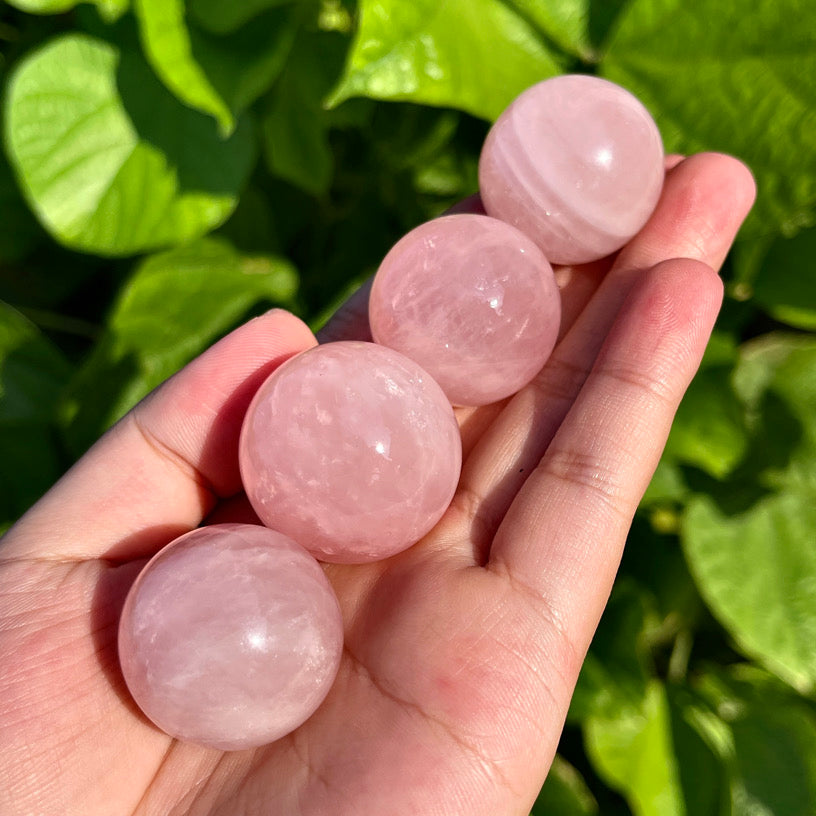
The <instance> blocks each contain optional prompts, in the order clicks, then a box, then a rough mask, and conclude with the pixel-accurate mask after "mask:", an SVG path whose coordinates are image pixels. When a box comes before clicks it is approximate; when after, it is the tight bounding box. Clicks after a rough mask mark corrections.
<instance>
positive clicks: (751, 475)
mask: <svg viewBox="0 0 816 816" xmlns="http://www.w3.org/2000/svg"><path fill="white" fill-rule="evenodd" d="M733 383H734V387H735V389H736V391H737V393H738V394H739V396H740V398H741V399H742V400H743V402H744V403H745V405H746V406H747V411H748V420H749V427H750V430H751V434H752V436H753V442H752V448H751V453H750V455H748V456H746V460H745V462H744V464H743V465H742V466H741V467H740V468H739V469H738V470H737V471H735V473H734V475H733V476H732V482H733V483H732V484H730V485H729V486H728V489H727V490H726V489H725V488H723V490H722V491H714V492H712V494H711V495H701V496H698V497H697V498H695V499H694V500H692V501H691V502H690V503H689V505H688V510H687V514H686V517H685V520H684V523H683V535H682V539H683V547H684V550H685V554H686V558H687V561H688V563H689V567H690V569H691V571H692V573H693V575H694V577H695V580H696V583H697V585H698V587H699V589H700V593H701V594H702V596H703V597H704V599H705V600H706V603H707V604H708V606H709V607H710V608H711V610H712V612H713V613H714V615H715V616H716V617H717V619H718V620H719V621H720V622H721V623H722V624H723V626H725V628H726V629H727V630H728V632H729V633H730V635H731V637H732V638H733V639H734V641H735V642H736V644H737V645H738V646H739V648H740V649H741V650H742V651H743V652H744V653H745V654H747V655H749V656H752V657H755V658H757V659H758V660H760V661H762V662H763V663H764V665H766V666H767V667H768V668H769V669H770V670H771V671H773V672H775V673H776V674H778V675H779V676H780V677H781V678H783V679H784V680H786V681H787V682H788V683H790V684H792V685H794V686H795V687H797V688H800V689H811V688H813V687H814V683H816V549H814V548H813V545H812V542H813V530H814V529H816V470H815V469H814V466H813V462H814V460H816V338H808V337H802V336H796V335H794V336H785V335H776V336H774V335H770V336H765V337H763V338H761V339H759V340H757V341H755V342H753V343H751V344H748V345H746V347H745V348H744V350H743V352H742V357H741V360H740V362H739V365H738V366H737V368H736V370H735V372H734V377H733ZM742 483H746V484H747V488H748V489H747V490H744V491H743V490H742V489H741V484H742ZM741 492H744V495H742V496H740V493H741Z"/></svg>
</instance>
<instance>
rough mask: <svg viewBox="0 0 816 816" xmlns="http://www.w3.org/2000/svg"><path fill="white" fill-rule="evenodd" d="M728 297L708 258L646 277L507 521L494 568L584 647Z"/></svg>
mask: <svg viewBox="0 0 816 816" xmlns="http://www.w3.org/2000/svg"><path fill="white" fill-rule="evenodd" d="M721 299H722V284H721V282H720V280H719V278H718V277H717V276H716V275H715V274H714V272H713V271H712V270H711V269H710V268H708V267H707V266H705V265H703V264H701V263H699V262H697V261H692V260H684V259H681V260H671V261H666V262H665V263H662V264H659V265H658V266H656V267H655V268H654V269H652V270H650V271H649V272H647V273H646V274H645V275H644V276H643V277H642V278H641V280H640V281H639V282H638V284H637V285H636V287H635V288H634V289H633V291H632V293H631V295H630V296H629V297H628V298H627V300H626V302H625V304H624V305H623V308H622V309H621V310H620V312H619V314H618V316H617V318H616V320H615V322H614V324H613V326H612V327H611V329H610V331H609V334H608V337H607V339H606V341H605V342H604V344H603V346H602V348H601V350H600V352H599V354H598V356H597V359H596V361H595V364H594V366H593V367H592V370H591V372H590V374H589V376H588V378H587V380H586V383H585V384H584V386H583V388H582V389H581V392H580V394H579V395H578V397H577V399H576V400H575V404H574V405H573V407H572V409H571V410H570V412H569V413H568V415H567V416H566V418H565V419H564V422H563V424H562V425H561V427H560V428H559V430H558V432H557V434H556V435H555V437H554V438H553V440H552V442H551V444H550V445H549V447H548V449H547V452H546V453H545V455H544V456H543V458H542V459H541V462H540V464H539V465H538V466H537V467H536V468H535V470H534V471H533V472H532V473H531V474H530V477H529V478H528V479H527V481H526V483H525V484H524V486H523V488H522V489H521V491H520V492H519V494H518V496H517V498H516V499H515V501H514V502H513V504H512V505H511V507H510V508H509V510H508V512H507V514H506V516H505V518H504V520H503V521H502V523H501V525H500V527H499V528H498V531H497V533H496V536H495V539H494V542H493V546H492V548H491V551H490V556H489V568H490V569H492V570H495V571H497V572H500V573H506V574H507V575H508V576H510V577H511V578H512V579H513V580H514V581H515V582H516V583H518V584H519V585H523V586H525V587H527V588H528V589H529V590H530V591H531V592H532V593H533V594H534V595H535V596H537V597H540V598H543V599H544V600H545V602H546V605H547V607H548V608H549V610H550V612H551V614H552V615H553V616H554V617H555V619H557V621H559V622H560V624H559V625H560V627H561V629H562V631H563V633H564V634H565V635H566V636H567V637H568V638H569V639H570V641H571V642H572V643H573V644H575V645H576V646H577V647H578V649H579V650H582V649H585V648H586V646H587V645H588V643H589V640H590V638H591V636H592V632H593V631H594V628H595V625H596V624H597V621H598V618H599V617H600V614H601V610H602V608H603V605H604V603H605V602H606V598H607V596H608V593H609V590H610V588H611V584H612V581H613V579H614V575H615V571H616V569H617V566H618V562H619V559H620V555H621V551H622V548H623V545H624V541H625V539H626V535H627V532H628V530H629V526H630V523H631V520H632V516H633V514H634V512H635V509H636V508H637V505H638V502H639V501H640V498H641V496H642V494H643V492H644V491H645V489H646V487H647V485H648V483H649V480H650V478H651V476H652V473H653V471H654V468H655V467H656V466H657V462H658V459H659V457H660V454H661V451H662V449H663V446H664V444H665V440H666V437H667V436H668V433H669V428H670V426H671V422H672V419H673V417H674V413H675V411H676V409H677V405H678V404H679V402H680V399H681V397H682V395H683V393H684V391H685V389H686V387H687V385H688V383H689V382H690V380H691V378H692V377H693V376H694V373H695V371H696V369H697V367H698V365H699V362H700V359H701V357H702V354H703V351H704V350H705V346H706V342H707V340H708V337H709V334H710V331H711V329H712V327H713V325H714V321H715V319H716V315H717V312H718V309H719V306H720V303H721Z"/></svg>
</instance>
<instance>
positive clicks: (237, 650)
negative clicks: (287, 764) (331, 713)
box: [119, 524, 343, 751]
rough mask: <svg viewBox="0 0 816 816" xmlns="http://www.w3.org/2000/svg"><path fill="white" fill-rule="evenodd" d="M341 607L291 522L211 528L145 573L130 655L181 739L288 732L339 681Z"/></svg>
mask: <svg viewBox="0 0 816 816" xmlns="http://www.w3.org/2000/svg"><path fill="white" fill-rule="evenodd" d="M342 649H343V624H342V619H341V617H340V607H339V606H338V603H337V599H336V598H335V596H334V592H333V590H332V588H331V586H330V584H329V582H328V580H327V579H326V576H325V574H324V573H323V569H322V568H321V566H320V565H319V564H318V563H317V561H315V559H314V558H312V556H311V555H309V553H307V552H306V551H305V550H304V549H303V548H302V547H300V546H299V545H298V544H296V543H295V542H294V541H292V540H291V539H289V538H287V537H286V536H284V535H281V534H280V533H277V532H274V531H273V530H268V529H266V528H265V527H261V526H257V525H250V524H217V525H214V526H211V527H201V528H199V529H197V530H193V531H192V532H190V533H187V534H186V535H183V536H181V537H180V538H178V539H176V540H175V541H174V542H173V543H171V544H169V545H168V546H167V547H165V548H164V549H163V550H161V551H160V552H159V553H158V554H157V555H156V556H154V557H153V559H152V560H151V561H150V562H149V563H148V564H147V566H146V567H145V568H144V569H143V570H142V572H141V573H140V574H139V577H138V578H137V579H136V582H135V583H134V585H133V587H132V588H131V590H130V593H129V594H128V597H127V600H126V601H125V606H124V609H123V611H122V618H121V621H120V624H119V661H120V664H121V666H122V672H123V674H124V676H125V680H126V681H127V685H128V688H129V689H130V692H131V694H132V695H133V697H134V699H135V700H136V702H137V703H138V704H139V706H140V708H141V709H142V711H144V713H145V714H146V715H147V716H148V717H149V718H150V719H151V720H152V721H153V722H154V723H155V724H156V725H157V726H159V728H161V729H162V730H163V731H165V732H167V733H168V734H170V735H171V736H173V737H177V738H178V739H181V740H185V741H189V742H194V743H198V744H199V745H205V746H208V747H211V748H218V749H220V750H224V751H232V750H238V749H241V748H255V747H258V746H260V745H265V744H267V743H269V742H272V741H273V740H276V739H278V738H279V737H282V736H283V735H284V734H288V733H289V732H290V731H292V730H294V729H295V728H297V727H298V726H299V725H300V724H301V723H303V722H304V721H305V720H306V719H307V718H308V717H309V716H310V715H311V714H312V713H313V712H314V710H315V709H316V708H317V707H318V706H319V705H320V703H321V702H322V701H323V699H324V698H325V696H326V694H327V693H328V692H329V689H330V688H331V685H332V682H333V681H334V677H335V675H336V673H337V668H338V666H339V665H340V656H341V653H342Z"/></svg>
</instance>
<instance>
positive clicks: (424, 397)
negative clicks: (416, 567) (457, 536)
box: [239, 342, 462, 563]
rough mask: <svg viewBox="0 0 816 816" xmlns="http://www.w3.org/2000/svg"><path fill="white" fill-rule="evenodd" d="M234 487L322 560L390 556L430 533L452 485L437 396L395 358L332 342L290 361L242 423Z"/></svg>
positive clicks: (427, 380)
mask: <svg viewBox="0 0 816 816" xmlns="http://www.w3.org/2000/svg"><path fill="white" fill-rule="evenodd" d="M239 455H240V464H241V477H242V479H243V483H244V489H245V490H246V494H247V496H248V497H249V500H250V502H251V504H252V507H253V508H254V510H255V512H256V513H257V514H258V516H259V517H260V519H261V520H262V521H263V523H264V524H267V525H269V526H270V527H274V528H275V529H276V530H281V531H282V532H284V533H286V534H287V535H290V536H291V537H292V538H294V539H295V540H296V541H298V542H300V543H301V544H302V545H303V546H304V547H306V548H307V549H308V550H309V551H310V552H311V553H312V554H313V555H315V556H316V557H317V558H320V559H322V560H324V561H334V562H337V563H363V562H366V561H375V560H378V559H380V558H386V557H388V556H390V555H394V554H395V553H397V552H400V551H401V550H404V549H406V548H407V547H409V546H411V545H412V544H414V543H415V542H416V541H418V540H419V539H420V538H422V536H423V535H425V533H427V532H428V531H429V530H430V529H431V528H432V527H433V526H434V524H436V522H437V521H438V520H439V519H440V518H441V517H442V514H443V513H444V512H445V510H446V509H447V507H448V505H449V503H450V500H451V498H452V497H453V493H454V491H455V489H456V485H457V483H458V480H459V470H460V468H461V464H462V445H461V438H460V436H459V426H458V425H457V423H456V419H455V417H454V415H453V409H452V408H451V406H450V403H449V402H448V401H447V399H446V398H445V395H444V393H443V392H442V389H441V388H440V387H439V386H438V385H437V384H436V383H435V382H434V381H433V379H432V378H431V377H430V376H429V375H428V374H427V373H426V372H425V371H423V370H422V369H421V368H420V367H419V366H418V365H417V364H416V363H414V362H413V361H412V360H409V359H408V358H407V357H404V356H403V355H401V354H398V353H397V352H396V351H392V350H391V349H387V348H384V347H383V346H378V345H375V344H374V343H362V342H339V343H327V344H326V345H323V346H317V347H315V348H313V349H310V350H308V351H305V352H303V353H302V354H299V355H298V356H297V357H294V358H292V359H291V360H288V361H287V362H286V363H284V364H283V365H282V366H281V367H280V368H279V369H277V371H275V372H274V373H273V374H272V375H271V376H270V377H269V378H268V379H267V381H266V382H265V383H264V384H263V385H262V386H261V388H260V389H259V391H258V393H257V394H256V395H255V398H254V399H253V401H252V403H251V405H250V407H249V409H248V411H247V415H246V418H245V420H244V425H243V428H242V430H241V442H240V446H239Z"/></svg>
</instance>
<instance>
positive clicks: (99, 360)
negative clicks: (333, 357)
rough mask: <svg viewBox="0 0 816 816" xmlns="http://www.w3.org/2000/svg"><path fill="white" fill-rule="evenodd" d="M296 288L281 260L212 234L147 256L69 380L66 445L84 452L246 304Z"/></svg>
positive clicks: (272, 299) (285, 298)
mask: <svg viewBox="0 0 816 816" xmlns="http://www.w3.org/2000/svg"><path fill="white" fill-rule="evenodd" d="M296 288H297V275H296V273H295V271H294V269H293V268H292V267H291V266H290V265H289V264H288V263H287V262H286V261H284V260H282V259H280V258H272V257H243V256H241V255H239V254H238V253H236V252H235V250H234V249H233V248H232V247H231V246H230V245H229V244H227V243H226V242H225V241H223V240H218V239H215V238H206V239H203V240H201V241H198V242H197V243H194V244H190V245H189V246H186V247H180V248H177V249H173V250H170V251H168V252H162V253H159V254H158V255H153V256H152V257H149V258H147V259H146V260H145V261H143V262H142V263H141V264H140V265H139V266H138V268H137V269H136V271H135V272H134V274H133V276H132V277H131V279H130V281H129V282H128V283H127V284H126V285H125V287H124V289H123V290H122V291H121V292H120V295H119V299H118V301H117V303H116V304H115V306H114V308H113V311H112V313H111V315H110V318H109V321H108V327H107V332H106V335H105V336H104V337H103V339H102V340H101V341H100V342H99V344H98V345H97V347H96V348H95V349H94V352H93V354H92V355H91V357H90V359H89V360H88V361H87V363H86V364H85V365H84V366H83V367H82V369H81V370H80V371H79V373H78V375H77V376H76V378H75V379H74V380H73V382H72V383H71V387H70V395H69V397H68V399H67V401H66V409H65V414H66V417H65V418H66V420H68V421H70V428H69V441H70V443H71V445H72V447H73V449H74V450H75V451H77V452H80V451H81V450H82V449H84V447H86V446H87V445H88V444H90V443H91V442H92V441H93V440H94V439H96V437H98V436H99V434H101V433H102V432H103V431H104V430H105V429H106V428H107V427H108V426H109V425H111V424H112V423H113V422H115V421H116V420H117V419H119V418H120V417H121V416H122V415H123V414H124V413H125V412H126V411H128V410H129V409H130V408H131V407H132V406H133V405H134V404H135V403H136V402H138V400H140V399H141V398H142V397H143V396H145V394H147V393H148V392H149V391H150V390H152V389H153V388H155V387H156V386H157V385H159V384H160V383H161V382H163V381H164V380H166V379H167V378H168V377H169V376H170V375H171V374H173V373H175V372H176V371H177V370H178V369H179V368H181V367H182V366H183V365H184V364H185V363H187V362H188V361H189V360H191V359H192V358H193V357H195V356H196V355H197V354H199V353H200V352H201V351H203V350H204V349H205V348H206V347H207V346H209V345H210V344H211V343H212V342H213V341H214V340H216V339H217V338H218V337H219V336H220V335H222V334H224V333H225V332H226V331H228V330H229V329H231V328H233V326H234V325H235V324H236V322H237V321H239V320H240V319H241V318H242V317H244V316H245V315H246V314H247V312H248V311H249V310H250V309H251V308H252V307H254V306H256V305H257V304H259V303H262V304H267V305H269V304H275V303H277V304H281V303H283V304H286V303H290V302H291V299H292V297H293V296H294V293H295V290H296ZM89 394H90V395H92V398H91V399H90V400H88V399H87V397H88V395H89Z"/></svg>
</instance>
